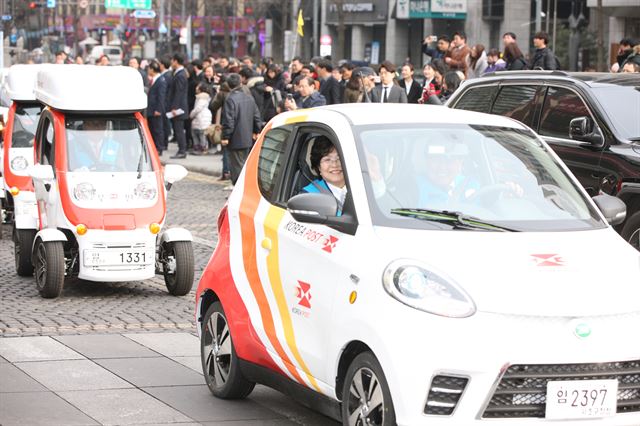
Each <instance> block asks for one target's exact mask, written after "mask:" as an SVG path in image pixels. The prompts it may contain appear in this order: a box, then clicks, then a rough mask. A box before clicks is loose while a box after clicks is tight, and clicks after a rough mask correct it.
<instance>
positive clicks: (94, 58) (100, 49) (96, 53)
mask: <svg viewBox="0 0 640 426" xmlns="http://www.w3.org/2000/svg"><path fill="white" fill-rule="evenodd" d="M102 55H107V57H108V58H109V63H110V64H111V65H122V59H123V53H122V48H121V47H120V46H103V45H98V46H94V47H93V49H91V53H90V54H89V62H91V63H92V64H95V63H96V62H98V59H100V57H101V56H102Z"/></svg>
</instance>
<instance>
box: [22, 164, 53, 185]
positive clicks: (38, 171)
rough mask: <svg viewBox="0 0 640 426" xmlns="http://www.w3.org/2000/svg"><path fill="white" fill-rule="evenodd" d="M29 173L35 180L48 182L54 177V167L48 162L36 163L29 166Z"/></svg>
mask: <svg viewBox="0 0 640 426" xmlns="http://www.w3.org/2000/svg"><path fill="white" fill-rule="evenodd" d="M28 173H29V176H31V178H32V179H33V180H37V181H42V182H47V181H52V180H53V179H54V175H53V167H51V166H50V165H48V164H34V165H33V166H31V167H29V171H28Z"/></svg>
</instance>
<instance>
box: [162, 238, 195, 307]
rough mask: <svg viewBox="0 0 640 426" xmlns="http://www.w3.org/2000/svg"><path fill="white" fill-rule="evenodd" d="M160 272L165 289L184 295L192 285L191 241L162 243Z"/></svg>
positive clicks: (174, 293)
mask: <svg viewBox="0 0 640 426" xmlns="http://www.w3.org/2000/svg"><path fill="white" fill-rule="evenodd" d="M160 257H161V260H162V273H163V275H164V284H165V285H166V286H167V290H169V293H171V294H172V295H174V296H184V295H185V294H187V293H189V292H190V291H191V287H192V286H193V269H194V266H193V264H194V261H193V247H192V246H191V241H175V242H172V243H165V244H163V248H162V252H161V256H160Z"/></svg>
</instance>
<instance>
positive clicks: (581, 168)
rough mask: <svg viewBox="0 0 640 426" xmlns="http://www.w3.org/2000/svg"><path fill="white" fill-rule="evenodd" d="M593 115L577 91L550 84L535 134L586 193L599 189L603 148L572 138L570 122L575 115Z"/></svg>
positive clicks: (595, 191) (592, 192)
mask: <svg viewBox="0 0 640 426" xmlns="http://www.w3.org/2000/svg"><path fill="white" fill-rule="evenodd" d="M585 116H586V117H591V119H592V120H594V122H596V120H595V117H594V116H593V114H592V113H591V111H590V110H589V108H588V106H587V104H586V102H585V101H584V99H583V98H582V96H580V94H579V93H578V92H577V91H575V90H573V89H570V88H568V87H562V86H549V87H548V88H547V91H546V94H545V98H544V102H543V106H542V111H541V114H540V120H539V126H538V133H539V134H540V135H541V136H542V137H543V138H544V139H545V140H546V141H547V143H549V145H551V147H552V148H553V150H554V151H555V152H556V154H558V156H559V157H560V158H561V159H562V161H564V162H565V164H566V165H567V166H568V167H569V168H570V169H571V171H572V173H573V174H574V175H575V176H576V177H577V178H578V180H579V181H580V183H581V184H582V186H583V187H584V188H585V189H586V190H587V192H588V193H589V195H591V196H593V195H597V194H598V192H599V190H600V185H601V182H600V173H599V172H598V164H599V162H600V157H601V154H602V148H601V147H598V146H594V145H592V144H589V143H587V142H580V141H576V140H573V139H571V137H570V136H569V123H570V122H571V120H572V119H574V118H577V117H585Z"/></svg>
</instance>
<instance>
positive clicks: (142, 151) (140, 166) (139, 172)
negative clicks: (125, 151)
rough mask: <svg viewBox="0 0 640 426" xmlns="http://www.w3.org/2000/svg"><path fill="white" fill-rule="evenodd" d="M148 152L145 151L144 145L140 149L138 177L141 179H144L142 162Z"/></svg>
mask: <svg viewBox="0 0 640 426" xmlns="http://www.w3.org/2000/svg"><path fill="white" fill-rule="evenodd" d="M146 154H147V152H146V151H145V149H144V145H142V146H141V147H140V158H138V177H137V179H140V178H141V177H142V160H143V159H144V158H145V157H146Z"/></svg>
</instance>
